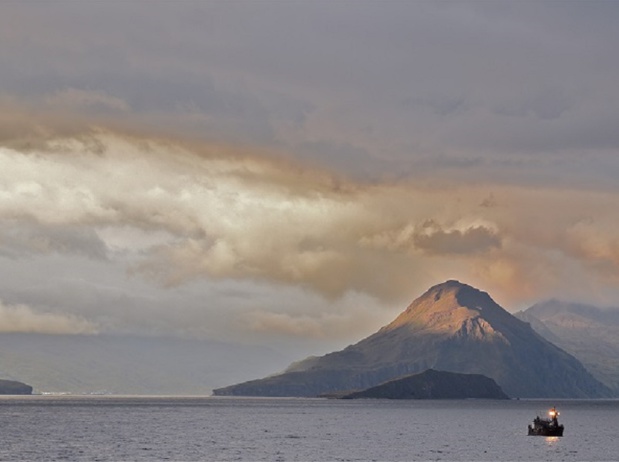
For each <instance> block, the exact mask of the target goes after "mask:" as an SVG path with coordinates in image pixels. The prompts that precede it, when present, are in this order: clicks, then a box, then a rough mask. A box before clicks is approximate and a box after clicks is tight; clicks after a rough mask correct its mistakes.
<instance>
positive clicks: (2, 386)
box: [0, 379, 32, 395]
mask: <svg viewBox="0 0 619 462" xmlns="http://www.w3.org/2000/svg"><path fill="white" fill-rule="evenodd" d="M31 394H32V387H31V386H30V385H26V384H25V383H22V382H18V381H16V380H2V379H0V395H31Z"/></svg>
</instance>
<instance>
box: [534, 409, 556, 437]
mask: <svg viewBox="0 0 619 462" xmlns="http://www.w3.org/2000/svg"><path fill="white" fill-rule="evenodd" d="M558 417H559V413H558V412H557V410H556V409H555V408H554V407H553V408H552V409H550V410H549V411H548V417H547V418H541V417H539V416H537V417H536V418H535V419H533V425H529V435H530V436H563V425H559V420H558Z"/></svg>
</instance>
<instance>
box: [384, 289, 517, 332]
mask: <svg viewBox="0 0 619 462" xmlns="http://www.w3.org/2000/svg"><path fill="white" fill-rule="evenodd" d="M507 318H511V315H510V314H509V313H507V312H506V311H505V310H504V309H503V308H501V307H500V306H499V305H497V304H496V302H495V301H494V300H492V298H490V296H489V295H488V294H487V293H486V292H482V291H480V290H478V289H476V288H474V287H472V286H469V285H467V284H463V283H461V282H459V281H454V280H450V281H446V282H444V283H442V284H438V285H435V286H433V287H431V288H430V289H428V290H427V291H426V292H425V293H424V294H423V295H422V296H420V297H419V298H417V299H416V300H415V301H413V303H411V304H410V305H409V306H408V308H406V310H404V311H403V312H402V313H401V314H400V315H399V316H398V317H397V318H396V319H395V320H394V321H393V322H391V323H390V324H388V325H387V326H385V327H384V328H383V331H389V330H396V329H402V328H405V329H407V330H411V331H415V332H421V331H425V332H435V333H438V332H444V333H456V332H459V331H460V332H462V329H463V328H464V329H465V331H466V329H467V326H468V328H472V327H475V326H479V325H481V326H482V328H485V330H486V331H488V332H489V331H491V330H493V328H494V329H497V328H498V327H500V326H501V325H502V324H503V322H504V321H505V320H507ZM491 326H493V328H492V327H491Z"/></svg>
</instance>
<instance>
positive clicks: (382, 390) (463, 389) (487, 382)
mask: <svg viewBox="0 0 619 462" xmlns="http://www.w3.org/2000/svg"><path fill="white" fill-rule="evenodd" d="M339 398H341V399H358V398H379V399H509V397H508V396H507V395H506V394H505V393H504V392H503V390H502V389H501V387H499V386H498V385H497V383H496V382H495V381H494V380H492V379H491V378H489V377H486V376H485V375H481V374H458V373H455V372H444V371H436V370H433V369H428V370H426V371H425V372H422V373H420V374H412V375H407V376H405V377H401V378H398V379H394V380H389V381H387V382H384V383H382V384H380V385H376V386H374V387H370V388H367V389H365V390H361V391H355V392H351V393H346V394H342V395H341V396H339Z"/></svg>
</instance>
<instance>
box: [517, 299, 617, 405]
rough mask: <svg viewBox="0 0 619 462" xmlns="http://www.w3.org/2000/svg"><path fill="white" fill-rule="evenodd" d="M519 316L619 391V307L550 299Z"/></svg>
mask: <svg viewBox="0 0 619 462" xmlns="http://www.w3.org/2000/svg"><path fill="white" fill-rule="evenodd" d="M516 316H518V317H519V318H520V319H522V320H524V321H527V322H529V323H530V324H531V326H532V327H533V329H535V330H536V331H537V332H538V333H539V334H540V335H542V336H543V337H545V338H546V339H548V340H550V341H551V342H553V343H554V344H556V345H558V346H560V347H561V348H563V349H564V350H565V351H567V352H569V353H570V354H572V355H574V356H575V357H576V358H578V360H580V361H581V362H582V363H583V365H584V366H585V367H586V368H587V370H589V372H591V374H592V375H593V376H594V377H596V378H597V379H598V380H600V381H601V382H602V383H604V384H605V385H607V386H608V387H610V388H612V389H613V390H615V391H616V392H618V393H619V311H617V310H604V309H601V308H597V307H595V306H590V305H583V304H578V303H568V302H562V301H559V300H548V301H545V302H542V303H538V304H536V305H533V306H532V307H530V308H528V309H527V310H525V311H523V312H519V313H516Z"/></svg>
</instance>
